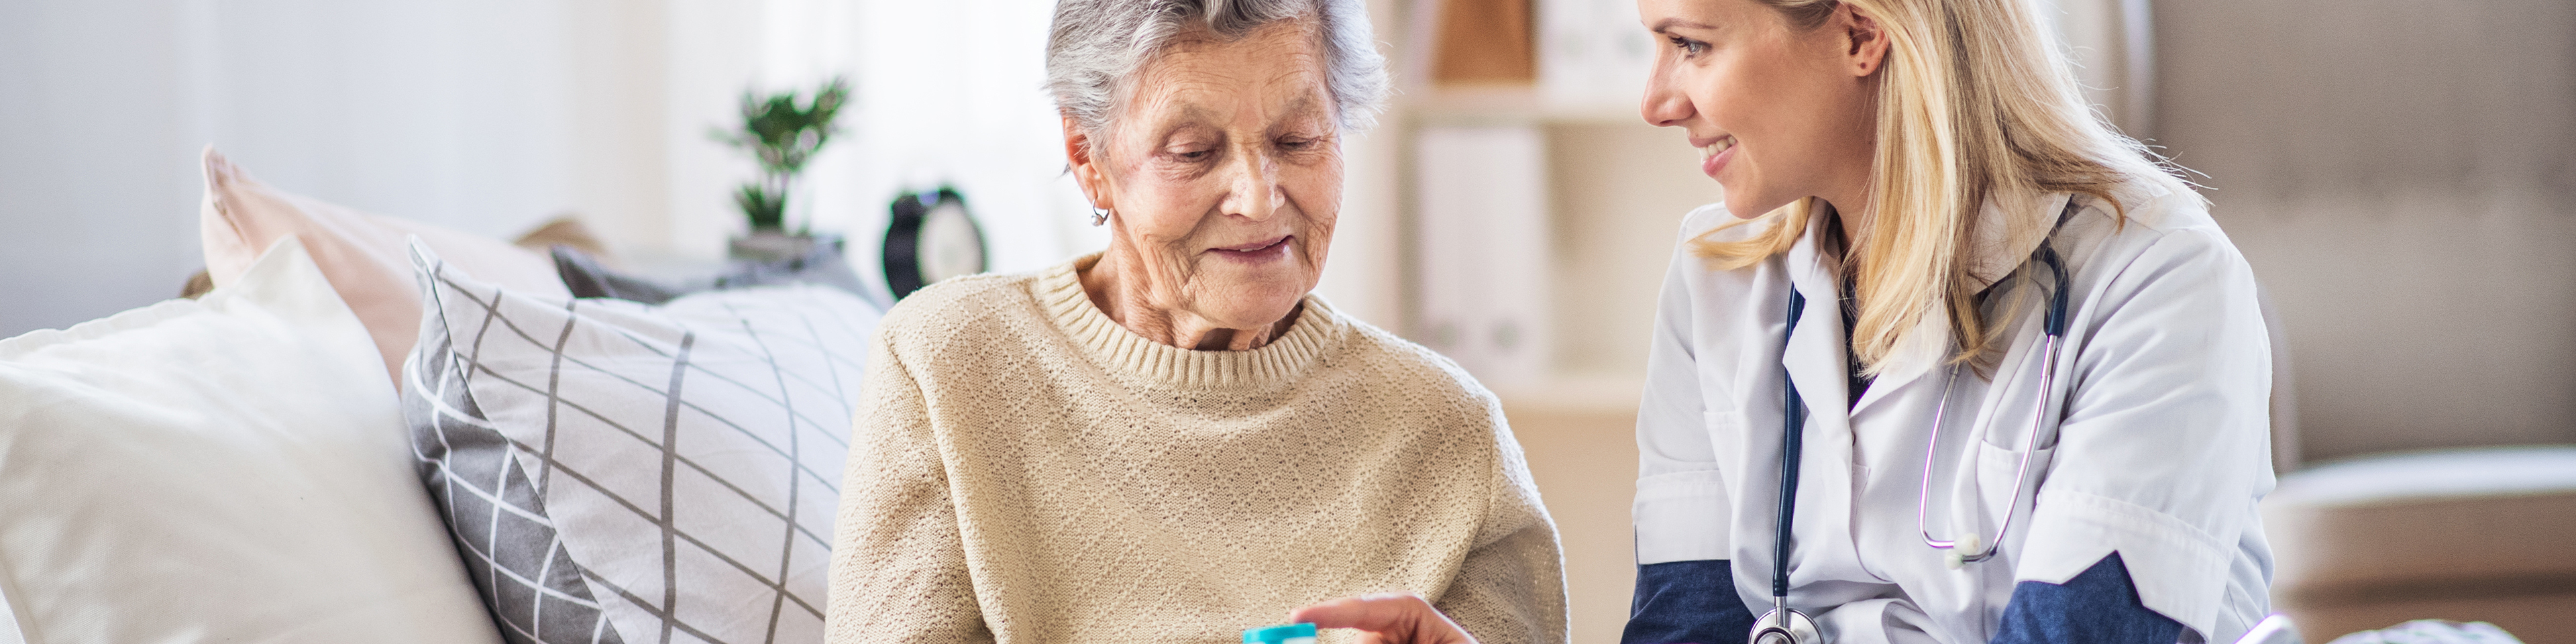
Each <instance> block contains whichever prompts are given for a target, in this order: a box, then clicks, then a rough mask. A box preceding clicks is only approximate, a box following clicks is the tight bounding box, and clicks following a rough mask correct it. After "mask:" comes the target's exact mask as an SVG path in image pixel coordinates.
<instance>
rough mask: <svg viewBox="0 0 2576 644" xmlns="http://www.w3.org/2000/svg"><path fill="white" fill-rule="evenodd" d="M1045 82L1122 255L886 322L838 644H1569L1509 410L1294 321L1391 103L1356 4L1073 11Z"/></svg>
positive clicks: (1344, 327)
mask: <svg viewBox="0 0 2576 644" xmlns="http://www.w3.org/2000/svg"><path fill="white" fill-rule="evenodd" d="M1047 71H1048V76H1049V84H1048V89H1049V90H1050V92H1051V93H1053V94H1054V96H1055V99H1056V102H1057V105H1058V106H1059V108H1060V109H1061V111H1062V114H1063V127H1064V145H1065V148H1064V150H1065V157H1066V160H1067V164H1068V167H1069V169H1070V171H1071V173H1072V174H1073V176H1074V178H1075V179H1076V181H1077V182H1078V183H1079V184H1080V185H1081V187H1082V190H1083V193H1084V195H1085V196H1086V197H1088V198H1089V199H1090V200H1091V202H1092V204H1093V206H1094V207H1095V208H1096V209H1097V215H1096V217H1097V218H1096V219H1095V223H1098V224H1101V225H1106V226H1108V227H1109V229H1110V232H1111V235H1110V243H1109V247H1108V248H1107V249H1105V250H1103V251H1102V252H1100V253H1098V254H1095V255H1090V256H1086V257H1082V258H1079V259H1075V260H1074V261H1072V262H1069V263H1066V264H1064V265H1061V266H1057V267H1055V268H1052V269H1048V270H1044V271H1040V272H1037V273H1032V274H1024V275H985V276H974V277H968V278H960V279H956V280H951V281H948V282H944V283H941V284H938V285H934V286H932V287H930V288H926V289H923V290H921V291H919V292H917V293H915V294H913V295H912V296H911V297H910V298H908V299H906V300H905V301H904V302H903V303H902V304H901V305H899V306H897V307H895V309H894V310H893V311H891V312H889V313H888V315H887V317H886V319H885V322H884V323H883V325H882V326H881V327H880V329H881V330H880V335H879V340H878V342H879V346H880V348H879V350H878V352H877V356H876V359H875V360H873V361H872V362H871V363H870V364H869V374H868V380H867V396H866V399H865V401H864V404H863V406H862V408H861V409H860V410H859V413H858V420H857V427H856V429H855V431H854V433H853V442H852V445H851V447H852V449H851V461H850V466H849V468H848V471H847V473H846V475H845V481H844V486H843V488H842V510H841V515H840V517H839V524H838V529H837V532H836V535H835V537H834V540H835V547H834V549H833V551H832V563H831V574H832V597H831V606H830V609H829V611H828V615H829V619H828V623H827V630H828V640H829V641H831V642H835V643H836V644H839V643H851V642H919V641H943V642H945V641H998V642H1010V641H1059V640H1061V641H1073V640H1095V641H1140V640H1147V641H1202V642H1205V641H1233V640H1234V639H1235V635H1236V633H1237V632H1238V631H1240V630H1241V629H1244V628H1247V627H1252V626H1260V625H1265V624H1269V623H1273V622H1277V621H1279V620H1281V619H1283V618H1284V617H1285V616H1287V615H1288V614H1289V612H1290V611H1291V610H1292V609H1296V608H1298V607H1301V606H1307V605H1310V604H1314V603H1316V602H1321V601H1325V600H1330V599H1334V598H1337V597H1347V596H1352V595H1359V594H1363V593H1379V592H1388V591H1393V592H1404V593H1415V594H1418V595H1419V596H1420V597H1421V598H1422V600H1424V601H1428V602H1430V603H1431V604H1432V605H1434V606H1436V607H1437V608H1438V609H1439V610H1440V612H1442V613H1445V614H1446V615H1447V616H1448V617H1449V618H1451V619H1454V620H1455V621H1456V622H1457V624H1458V625H1459V626H1460V627H1463V628H1464V629H1465V630H1466V631H1467V632H1469V633H1473V634H1474V635H1475V636H1476V637H1478V638H1480V639H1482V640H1483V641H1486V642H1498V643H1500V642H1560V641H1563V640H1564V638H1565V635H1566V633H1565V597H1564V584H1563V580H1562V579H1563V574H1562V570H1561V565H1560V563H1559V560H1560V557H1559V555H1558V551H1557V545H1556V534H1555V528H1554V526H1553V525H1552V524H1551V523H1549V521H1548V518H1547V514H1546V511H1545V510H1544V509H1542V508H1541V507H1540V505H1539V502H1538V495H1537V492H1536V490H1535V488H1534V487H1533V486H1532V485H1531V483H1530V480H1529V474H1528V468H1527V466H1526V465H1525V464H1524V463H1523V462H1522V459H1521V456H1520V452H1519V449H1518V446H1517V445H1516V444H1515V443H1514V442H1513V441H1512V439H1511V436H1510V432H1509V430H1508V429H1507V428H1506V426H1505V424H1504V422H1503V417H1502V414H1501V411H1500V406H1499V405H1498V404H1496V402H1495V401H1494V399H1493V396H1492V394H1490V393H1488V392H1486V391H1485V390H1484V389H1483V388H1482V387H1479V386H1477V385H1476V384H1475V383H1474V382H1473V381H1472V380H1470V379H1469V378H1468V377H1467V376H1466V375H1465V374H1464V373H1462V372H1460V371H1459V370H1458V369H1457V368H1456V366H1455V365H1453V364H1451V363H1449V362H1448V361H1447V360H1444V359H1441V358H1439V357H1438V356H1436V355H1433V354H1432V353H1430V352H1429V351H1427V350H1424V349H1422V348H1421V347H1419V346H1416V345H1413V344H1411V343H1408V342H1405V341H1404V340H1401V339H1398V338H1396V337H1394V336H1393V335H1391V334H1388V333H1386V332H1384V331H1382V330H1379V329H1377V328H1375V327H1372V326H1369V325H1368V324H1366V323H1363V322H1360V321H1357V320H1353V319H1351V318H1348V317H1346V316H1343V315H1341V314H1340V313H1338V312H1336V311H1334V310H1333V309H1332V307H1331V305H1329V304H1328V303H1326V302H1325V301H1324V300H1322V299H1321V298H1318V297H1316V296H1314V295H1312V294H1311V293H1310V292H1309V291H1312V290H1313V289H1314V287H1315V284H1316V282H1317V280H1318V279H1319V278H1320V276H1321V275H1322V273H1323V269H1324V265H1325V259H1326V256H1327V254H1328V252H1329V250H1330V248H1331V245H1332V237H1333V228H1334V224H1335V222H1336V219H1337V218H1338V217H1339V215H1340V209H1341V186H1342V144H1343V140H1344V137H1345V136H1347V135H1350V134H1352V133H1355V132H1357V131H1359V130H1360V129H1363V128H1365V127H1367V126H1368V125H1369V123H1370V120H1371V116H1372V114H1373V113H1374V111H1375V109H1376V105H1377V102H1378V101H1379V100H1380V98H1381V96H1382V95H1383V94H1384V93H1385V86H1386V80H1385V72H1384V70H1383V60H1382V59H1381V58H1380V57H1379V56H1378V55H1377V53H1376V52H1375V49H1374V44H1373V42H1372V39H1371V37H1370V35H1369V28H1368V24H1367V21H1366V19H1365V17H1364V15H1363V11H1362V7H1361V5H1360V4H1359V2H1358V0H1063V1H1062V3H1061V4H1059V5H1058V6H1057V8H1056V16H1055V24H1054V29H1053V35H1052V38H1051V39H1050V42H1049V43H1048V57H1047Z"/></svg>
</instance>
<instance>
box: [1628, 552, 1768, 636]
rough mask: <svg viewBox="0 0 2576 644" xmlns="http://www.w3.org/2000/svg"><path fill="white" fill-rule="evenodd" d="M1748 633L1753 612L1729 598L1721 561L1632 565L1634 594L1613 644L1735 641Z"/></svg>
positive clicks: (1728, 576)
mask: <svg viewBox="0 0 2576 644" xmlns="http://www.w3.org/2000/svg"><path fill="white" fill-rule="evenodd" d="M1752 633H1753V610H1752V609H1750V608H1746V607H1745V606H1744V600H1743V598H1740V597H1736V596H1735V568H1734V567H1733V566H1730V565H1728V564H1727V562H1726V560H1724V559H1702V560H1699V561H1672V562H1665V563H1659V564H1646V565H1643V566H1638V567H1637V594H1636V598H1635V599H1633V600H1631V601H1630V602H1629V605H1628V628H1627V630H1625V631H1623V632H1621V633H1620V634H1619V644H1736V643H1737V642H1742V641H1744V639H1745V637H1746V636H1748V635H1751V634H1752Z"/></svg>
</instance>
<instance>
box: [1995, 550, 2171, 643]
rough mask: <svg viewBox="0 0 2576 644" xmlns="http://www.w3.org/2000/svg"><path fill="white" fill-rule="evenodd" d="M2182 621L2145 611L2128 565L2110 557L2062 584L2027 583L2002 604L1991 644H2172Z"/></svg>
mask: <svg viewBox="0 0 2576 644" xmlns="http://www.w3.org/2000/svg"><path fill="white" fill-rule="evenodd" d="M2181 637H2182V622H2177V621H2174V620H2173V619H2172V618H2169V617H2165V616H2164V615H2160V614H2157V613H2156V612H2155V611H2152V610H2147V606H2146V604H2144V603H2141V602H2139V601H2138V587H2137V585H2136V584H2133V583H2130V581H2129V567H2128V565H2127V564H2123V563H2121V562H2120V553H2117V552H2114V553H2111V556H2108V557H2103V558H2102V560H2101V561H2099V562H2095V563H2094V564H2093V567H2091V568H2086V569H2084V573H2083V574H2079V575H2076V576H2075V578H2074V579H2069V580H2066V583H2065V584H2064V585H2059V584H2051V583H2046V582H2037V581H2025V582H2021V584H2020V585H2016V586H2013V594H2012V602H2011V603H2008V604H2004V623H2003V628H2001V629H1999V630H1998V631H1996V634H1995V639H1994V643H1993V644H2040V643H2042V642H2047V643H2052V644H2063V643H2068V642H2100V643H2102V644H2173V643H2174V642H2175V641H2177V640H2179V639H2181Z"/></svg>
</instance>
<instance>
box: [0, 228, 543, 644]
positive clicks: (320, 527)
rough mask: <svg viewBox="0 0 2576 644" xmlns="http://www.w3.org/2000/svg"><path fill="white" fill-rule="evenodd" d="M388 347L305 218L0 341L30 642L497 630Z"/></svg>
mask: <svg viewBox="0 0 2576 644" xmlns="http://www.w3.org/2000/svg"><path fill="white" fill-rule="evenodd" d="M380 367H382V363H381V360H380V359H379V358H378V357H377V352H376V347H375V345H374V343H373V342H372V341H371V340H370V339H369V337H368V335H367V330H366V328H365V327H363V326H361V325H359V323H358V318H357V317H356V316H355V315H353V314H351V313H350V312H349V308H348V307H347V306H346V305H344V304H342V303H341V301H340V296H339V295H338V294H335V293H334V292H333V291H332V288H331V284H330V283H328V282H326V281H325V278H324V276H323V274H322V272H321V270H320V269H319V268H317V267H316V266H315V265H314V263H313V261H312V260H311V258H310V257H308V256H307V255H306V254H305V252H304V248H303V246H302V245H300V244H298V243H297V242H296V241H295V240H294V238H292V237H289V238H286V239H284V240H281V241H279V242H278V244H277V245H276V247H275V248H274V249H272V250H270V251H269V252H268V253H267V254H265V255H263V256H262V257H261V258H260V259H259V260H258V261H256V262H253V263H252V264H251V265H250V266H248V267H247V268H246V269H245V270H243V271H241V272H239V273H238V274H236V275H234V276H233V283H232V284H231V285H230V286H226V287H224V288H222V289H217V290H215V291H213V292H211V293H208V294H207V295H206V296H205V297H204V298H203V299H202V300H196V301H190V300H170V301H167V302H162V303H159V304H154V305H152V306H148V307H144V308H140V309H135V310H132V311H126V312H124V313H119V314H116V315H114V316H110V317H108V318H106V319H102V320H96V321H92V322H88V323H84V324H81V325H79V326H74V327H72V328H70V329H68V330H61V331H55V330H45V331H36V332H33V333H29V334H26V335H23V336H19V337H16V338H10V339H7V340H0V594H5V595H6V596H7V598H8V601H7V604H10V605H13V606H14V610H15V615H16V617H17V618H18V621H19V626H20V628H21V629H22V630H23V635H24V636H25V638H26V641H28V642H34V643H36V644H75V643H92V642H95V643H101V644H105V643H121V642H181V641H186V642H270V643H276V644H290V643H306V642H310V643H314V644H325V643H339V642H396V643H403V642H417V643H420V644H431V643H446V642H457V643H473V642H498V641H500V639H499V637H497V634H496V632H495V630H494V628H493V625H492V619H491V616H490V615H489V614H488V613H486V612H485V611H484V610H483V607H482V605H481V604H480V603H479V602H477V601H475V594H474V588H473V586H472V585H471V584H470V583H469V582H468V581H467V578H466V575H465V570H464V568H463V566H462V565H461V564H460V563H459V561H458V559H457V554H456V548H455V547H454V546H453V545H451V544H450V542H449V540H448V539H447V538H446V531H445V530H444V526H442V525H440V522H439V516H438V514H437V511H436V510H434V509H432V507H431V505H430V499H429V495H428V494H425V493H423V491H422V490H421V489H420V484H419V480H418V479H417V478H414V473H413V469H412V467H411V458H410V457H409V450H408V449H407V448H406V447H405V445H404V443H405V441H404V433H403V421H402V415H401V411H400V410H399V409H398V408H397V407H396V406H395V405H394V404H393V403H392V401H393V400H394V391H393V383H391V382H390V381H388V380H386V378H385V372H384V371H383V370H381V369H380ZM6 621H7V620H0V623H5V622H6ZM19 634H20V633H18V632H11V633H0V641H8V640H10V639H11V638H12V636H16V635H19Z"/></svg>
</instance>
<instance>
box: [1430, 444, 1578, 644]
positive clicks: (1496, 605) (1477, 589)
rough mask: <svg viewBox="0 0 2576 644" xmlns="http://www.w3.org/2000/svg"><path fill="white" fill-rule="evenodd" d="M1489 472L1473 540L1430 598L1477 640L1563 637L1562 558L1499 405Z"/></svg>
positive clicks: (1556, 643) (1495, 642)
mask: <svg viewBox="0 0 2576 644" xmlns="http://www.w3.org/2000/svg"><path fill="white" fill-rule="evenodd" d="M1492 418H1493V421H1492V422H1493V424H1494V428H1495V434H1496V437H1495V442H1496V444H1497V453H1496V454H1495V457H1496V458H1495V460H1496V461H1497V466H1498V467H1497V468H1496V470H1497V471H1496V473H1495V474H1496V476H1495V481H1494V488H1493V491H1492V493H1491V495H1490V497H1489V498H1488V500H1487V502H1486V509H1485V515H1484V525H1483V526H1482V527H1480V528H1478V529H1477V531H1476V545H1475V546H1474V547H1473V548H1471V549H1469V550H1468V551H1467V560H1466V561H1464V562H1462V563H1460V564H1459V566H1458V575H1457V576H1456V577H1453V578H1451V579H1450V581H1449V587H1448V588H1447V589H1445V590H1443V591H1442V592H1441V593H1440V595H1439V596H1438V597H1436V598H1435V599H1434V601H1433V602H1432V604H1433V605H1434V606H1435V607H1438V608H1439V609H1440V612H1441V613H1443V614H1446V615H1448V616H1449V618H1450V619H1452V620H1455V621H1457V622H1458V626H1459V627H1461V628H1465V629H1467V633H1468V634H1469V635H1473V636H1475V637H1476V640H1477V641H1478V642H1482V643H1483V644H1563V643H1564V642H1565V641H1566V639H1567V637H1568V632H1567V631H1566V620H1565V603H1566V599H1565V558H1564V553H1563V551H1562V550H1561V549H1560V548H1559V546H1558V545H1557V541H1556V523H1555V522H1554V521H1552V520H1550V519H1549V518H1548V516H1547V509H1546V507H1545V506H1542V505H1540V504H1539V498H1538V486H1537V484H1536V483H1534V482H1532V480H1531V479H1530V473H1529V462H1528V461H1527V460H1525V459H1523V458H1522V457H1521V449H1520V442H1519V441H1518V440H1515V439H1513V438H1512V434H1511V429H1510V428H1509V426H1508V425H1505V424H1504V421H1503V415H1502V412H1501V410H1500V409H1495V410H1494V411H1493V413H1492Z"/></svg>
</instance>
